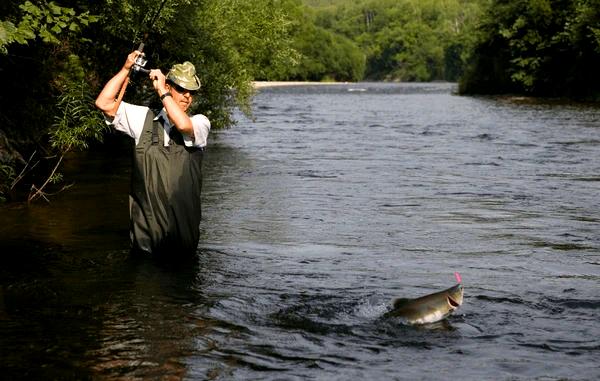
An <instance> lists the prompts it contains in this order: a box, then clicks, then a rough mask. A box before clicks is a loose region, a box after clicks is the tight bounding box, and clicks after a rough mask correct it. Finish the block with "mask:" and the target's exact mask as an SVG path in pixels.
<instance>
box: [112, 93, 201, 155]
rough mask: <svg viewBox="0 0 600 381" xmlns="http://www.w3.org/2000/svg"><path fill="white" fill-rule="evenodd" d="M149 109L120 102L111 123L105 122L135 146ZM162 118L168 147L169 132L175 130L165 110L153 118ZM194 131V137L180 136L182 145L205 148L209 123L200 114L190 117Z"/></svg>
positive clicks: (165, 141) (165, 142)
mask: <svg viewBox="0 0 600 381" xmlns="http://www.w3.org/2000/svg"><path fill="white" fill-rule="evenodd" d="M148 110H149V108H148V107H146V106H138V105H134V104H130V103H127V102H122V103H121V104H120V105H119V109H118V110H117V113H116V115H115V117H114V118H113V120H112V121H110V120H107V123H108V124H110V125H112V126H113V127H114V128H115V129H116V130H117V131H121V132H124V133H125V134H127V135H129V136H131V137H132V138H134V139H135V144H136V145H137V144H138V142H139V141H140V136H141V135H142V131H143V130H144V121H145V120H146V115H147V113H148ZM161 116H162V117H164V118H163V119H164V121H165V123H164V127H165V128H164V139H163V141H164V145H165V146H168V145H169V132H170V131H171V128H176V127H175V125H174V124H172V123H171V122H170V120H169V118H167V114H166V110H165V109H164V108H163V109H162V110H161V112H160V113H159V114H158V115H157V116H156V117H155V118H154V120H157V119H158V118H160V117H161ZM190 119H191V120H192V126H193V130H194V136H193V137H192V136H189V135H186V134H182V136H183V143H184V144H185V145H186V147H199V148H202V147H206V144H207V139H208V133H209V132H210V121H209V120H208V118H207V117H206V116H204V115H202V114H196V115H193V116H191V117H190Z"/></svg>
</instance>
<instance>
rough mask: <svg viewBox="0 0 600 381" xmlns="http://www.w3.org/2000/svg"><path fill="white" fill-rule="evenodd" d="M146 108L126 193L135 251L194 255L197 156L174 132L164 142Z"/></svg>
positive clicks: (199, 165) (199, 159) (197, 211)
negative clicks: (167, 141) (167, 140)
mask: <svg viewBox="0 0 600 381" xmlns="http://www.w3.org/2000/svg"><path fill="white" fill-rule="evenodd" d="M154 117H155V115H154V113H153V112H152V111H149V112H148V114H147V115H146V120H145V122H144V129H143V132H142V135H141V137H140V140H139V142H138V144H137V145H136V147H135V149H134V154H133V165H132V172H131V192H130V196H129V204H130V205H129V206H130V217H131V227H130V234H131V242H132V249H133V250H134V251H143V252H148V253H152V254H162V255H164V254H170V255H177V254H189V253H194V252H195V251H196V248H197V246H198V240H199V236H200V232H199V225H200V219H201V213H202V212H201V204H200V193H201V188H202V156H203V152H202V149H200V148H195V147H186V146H185V145H184V144H183V137H182V136H181V133H179V131H177V129H176V128H175V127H173V129H172V131H173V132H174V134H171V135H173V136H172V137H171V139H170V141H169V145H168V146H167V147H165V146H164V132H163V131H164V128H163V125H162V121H161V120H154Z"/></svg>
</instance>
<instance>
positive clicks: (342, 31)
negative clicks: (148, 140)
mask: <svg viewBox="0 0 600 381" xmlns="http://www.w3.org/2000/svg"><path fill="white" fill-rule="evenodd" d="M142 41H143V42H144V43H145V45H146V49H145V52H146V54H147V58H148V59H149V64H148V66H150V67H159V68H163V69H166V68H168V67H170V66H171V65H172V64H173V63H176V62H182V61H184V60H190V61H192V62H193V63H194V64H195V65H196V66H197V68H198V70H199V72H200V75H201V78H202V82H203V87H202V91H201V96H200V97H198V98H199V101H198V102H197V103H196V104H195V105H194V108H195V110H196V111H201V112H202V113H204V114H206V115H207V116H208V117H209V118H210V119H211V121H212V124H213V128H221V127H228V126H230V125H231V124H232V119H231V113H232V110H233V109H234V108H240V109H241V110H243V111H244V112H247V113H250V112H251V110H250V100H251V96H252V94H253V88H252V81H253V80H313V81H328V80H334V81H361V80H377V81H433V80H446V81H458V82H459V83H460V91H461V92H462V93H464V94H499V93H515V94H530V95H536V96H568V97H572V98H585V99H594V100H597V99H598V97H599V96H600V90H599V89H600V74H599V73H598V67H600V0H253V1H247V0H202V1H198V0H100V1H94V2H88V1H83V0H54V1H47V0H20V1H8V2H6V1H5V2H2V3H1V4H0V73H1V74H2V78H3V80H4V89H3V92H2V93H1V94H0V102H1V104H2V108H1V109H0V120H1V121H2V124H1V126H0V200H5V199H8V198H16V196H15V190H16V189H17V188H18V187H19V186H21V187H26V188H27V189H28V190H29V198H30V199H32V200H33V199H35V198H39V197H44V192H43V191H42V189H43V188H44V187H45V186H46V185H47V184H60V182H61V175H60V163H61V161H62V159H63V157H64V156H65V154H67V153H69V152H71V151H73V150H77V149H86V148H87V147H88V145H89V144H90V143H91V142H96V141H101V140H102V138H103V137H104V136H105V134H106V131H107V127H106V125H105V123H104V122H103V120H102V117H101V115H100V113H99V112H97V111H96V110H95V109H94V107H93V99H94V98H95V96H96V94H97V93H98V92H99V90H100V88H101V86H102V84H103V83H104V82H105V81H106V80H107V79H108V78H110V77H111V76H112V75H113V74H114V73H115V72H116V71H117V70H118V69H119V68H120V67H121V65H122V64H123V62H124V59H125V57H126V55H127V53H128V52H130V51H132V50H133V49H134V48H135V47H137V46H138V44H139V43H140V42H142ZM126 97H127V99H129V100H131V101H137V102H143V103H145V104H152V103H153V102H156V100H155V99H154V98H155V97H154V96H153V93H152V91H150V83H149V81H147V80H145V79H144V78H134V81H133V83H132V84H131V85H130V86H129V88H128V92H127V95H126ZM192 111H194V110H192ZM25 184H27V185H25Z"/></svg>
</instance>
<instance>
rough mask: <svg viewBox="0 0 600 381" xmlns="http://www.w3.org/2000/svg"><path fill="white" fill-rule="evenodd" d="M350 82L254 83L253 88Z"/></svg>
mask: <svg viewBox="0 0 600 381" xmlns="http://www.w3.org/2000/svg"><path fill="white" fill-rule="evenodd" d="M346 83H348V82H311V81H253V82H252V86H254V88H255V89H263V88H268V87H291V86H307V85H310V86H328V85H329V86H331V85H339V84H346Z"/></svg>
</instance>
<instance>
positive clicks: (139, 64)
mask: <svg viewBox="0 0 600 381" xmlns="http://www.w3.org/2000/svg"><path fill="white" fill-rule="evenodd" d="M166 3H167V0H163V1H162V3H161V4H160V7H158V10H157V11H156V13H155V14H154V16H153V17H152V20H151V21H150V24H149V26H148V27H147V28H146V29H147V30H151V29H152V27H153V26H154V23H155V22H156V20H157V18H158V15H160V12H161V11H162V10H163V8H164V6H165V4H166ZM138 31H139V30H138ZM135 34H136V36H137V34H138V33H137V32H136V33H135ZM135 39H136V37H134V41H135ZM147 39H148V32H146V33H144V38H143V40H142V41H141V42H140V44H139V46H138V48H137V49H136V50H137V51H138V52H139V54H138V56H137V57H136V59H135V62H134V64H133V66H132V67H131V70H129V73H127V77H126V78H125V81H123V84H122V85H121V89H120V90H119V95H118V96H117V98H116V100H115V105H114V107H113V115H114V114H116V112H117V110H118V109H119V106H120V105H121V101H123V97H124V96H125V90H126V89H127V86H128V85H129V81H130V79H131V73H132V72H134V73H140V72H141V73H146V74H148V73H150V70H148V69H146V68H145V67H144V66H146V64H147V63H148V60H147V59H146V53H144V42H145V41H147Z"/></svg>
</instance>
